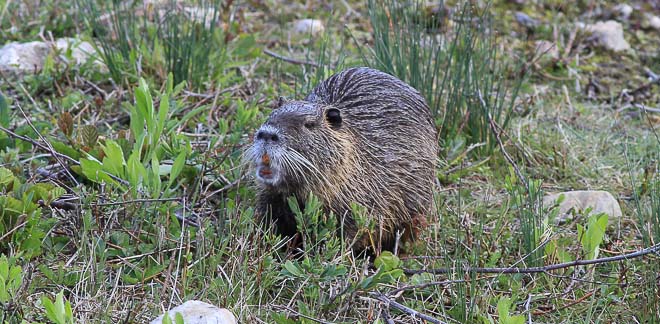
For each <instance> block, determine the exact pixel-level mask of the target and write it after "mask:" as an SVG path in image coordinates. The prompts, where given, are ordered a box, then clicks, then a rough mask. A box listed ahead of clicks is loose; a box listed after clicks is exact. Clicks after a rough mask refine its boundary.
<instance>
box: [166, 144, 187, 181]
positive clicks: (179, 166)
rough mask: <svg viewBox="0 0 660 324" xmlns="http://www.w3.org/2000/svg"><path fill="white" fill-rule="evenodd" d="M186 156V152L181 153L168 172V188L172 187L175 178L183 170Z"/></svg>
mask: <svg viewBox="0 0 660 324" xmlns="http://www.w3.org/2000/svg"><path fill="white" fill-rule="evenodd" d="M186 155H187V154H186V151H181V152H180V153H179V155H178V156H177V157H176V159H175V160H174V164H172V170H171V171H170V182H169V185H168V186H169V187H171V186H172V184H173V183H174V181H175V180H176V178H177V177H178V176H179V174H180V173H181V170H183V166H184V165H185V164H186Z"/></svg>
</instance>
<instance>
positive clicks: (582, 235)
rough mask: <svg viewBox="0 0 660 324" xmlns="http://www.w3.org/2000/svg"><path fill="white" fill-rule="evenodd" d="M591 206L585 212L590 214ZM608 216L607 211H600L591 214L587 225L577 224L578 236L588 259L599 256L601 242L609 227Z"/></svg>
mask: <svg viewBox="0 0 660 324" xmlns="http://www.w3.org/2000/svg"><path fill="white" fill-rule="evenodd" d="M589 212H590V208H587V210H586V211H585V214H589ZM607 219H608V216H607V214H605V213H599V214H594V215H591V216H589V219H588V223H587V227H584V226H582V225H580V224H578V226H577V231H578V238H579V240H580V244H581V245H582V251H583V252H584V254H585V256H586V258H587V259H588V260H593V259H596V258H598V251H599V247H600V244H601V243H602V242H603V238H604V236H605V229H606V228H607Z"/></svg>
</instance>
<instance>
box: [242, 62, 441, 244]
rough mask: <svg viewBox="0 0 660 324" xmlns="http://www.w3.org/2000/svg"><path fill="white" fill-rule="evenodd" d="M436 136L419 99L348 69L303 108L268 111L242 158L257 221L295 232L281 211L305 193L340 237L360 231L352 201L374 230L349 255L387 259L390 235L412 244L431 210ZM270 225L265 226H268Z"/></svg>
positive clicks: (373, 73) (378, 77)
mask: <svg viewBox="0 0 660 324" xmlns="http://www.w3.org/2000/svg"><path fill="white" fill-rule="evenodd" d="M437 151H438V144H437V130H436V128H435V124H434V121H433V118H432V117H431V112H430V110H429V108H428V106H427V104H426V102H425V100H424V98H423V97H422V96H421V95H420V94H419V92H418V91H417V90H415V89H413V88H412V87H410V86H409V85H407V84H405V83H404V82H402V81H401V80H399V79H397V78H395V77H393V76H391V75H389V74H386V73H383V72H381V71H378V70H374V69H370V68H351V69H347V70H344V71H342V72H340V73H337V74H335V75H333V76H331V77H330V78H328V79H327V80H325V81H323V82H321V83H320V84H319V85H317V87H316V88H315V89H314V90H312V92H311V93H310V94H309V95H308V96H307V97H306V98H305V99H304V100H303V101H289V102H283V103H281V104H280V107H279V108H277V109H275V110H273V112H272V113H271V115H270V116H269V117H268V119H267V121H266V122H265V123H264V124H263V125H262V126H261V127H260V128H259V129H258V130H257V132H256V134H255V137H254V143H253V145H252V146H251V147H250V149H249V150H248V151H247V155H246V156H247V158H248V159H249V160H250V163H251V164H252V167H253V168H254V171H255V176H256V180H257V185H258V192H257V214H258V215H260V216H261V217H262V220H263V218H264V217H265V218H266V220H267V223H269V224H272V223H274V225H275V229H276V232H277V233H279V234H282V235H285V236H292V235H295V234H296V232H297V228H296V221H295V216H294V214H293V212H292V211H291V210H290V208H289V205H288V203H287V199H288V197H295V198H296V199H297V200H298V203H299V205H300V206H304V201H305V199H306V197H307V195H308V194H309V193H310V192H311V193H313V194H314V195H315V196H317V197H318V198H319V199H320V201H321V202H322V203H323V206H324V208H325V210H326V212H329V211H332V212H334V214H335V215H337V217H338V223H339V224H340V225H341V226H343V229H344V235H345V237H346V238H347V239H349V240H352V239H354V238H355V236H356V233H357V232H358V228H357V226H356V224H355V220H354V219H353V218H352V215H351V207H350V206H351V203H352V202H354V203H357V204H358V205H361V206H363V207H364V208H365V209H366V212H367V215H366V216H367V217H370V218H372V219H374V220H375V221H376V224H377V226H378V229H377V230H376V231H375V233H370V235H363V236H362V237H359V238H357V240H356V241H355V242H356V243H355V245H354V246H353V250H354V251H358V252H363V251H368V253H369V254H372V253H374V252H379V251H380V250H381V249H384V250H390V251H392V250H393V249H394V246H395V241H396V235H397V231H398V232H400V233H402V234H403V236H402V237H401V239H402V241H406V240H411V239H414V238H415V236H416V232H417V231H418V228H419V227H420V226H421V225H423V224H425V218H426V216H427V215H428V214H429V213H430V212H431V207H432V200H433V187H434V183H435V182H434V181H435V179H434V177H435V161H436V157H437ZM271 222H272V223H271Z"/></svg>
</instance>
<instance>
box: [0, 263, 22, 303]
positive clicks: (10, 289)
mask: <svg viewBox="0 0 660 324" xmlns="http://www.w3.org/2000/svg"><path fill="white" fill-rule="evenodd" d="M14 262H15V261H14V260H12V259H11V258H7V256H5V255H2V256H1V257H0V308H2V305H6V304H7V303H9V302H11V301H14V300H15V298H16V295H17V292H18V290H19V289H20V288H21V284H22V283H23V272H22V268H21V266H20V265H15V264H14Z"/></svg>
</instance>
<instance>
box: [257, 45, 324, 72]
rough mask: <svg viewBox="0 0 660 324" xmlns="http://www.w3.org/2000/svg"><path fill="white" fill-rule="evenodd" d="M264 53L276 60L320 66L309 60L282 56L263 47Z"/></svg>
mask: <svg viewBox="0 0 660 324" xmlns="http://www.w3.org/2000/svg"><path fill="white" fill-rule="evenodd" d="M264 53H266V55H268V56H272V57H274V58H276V59H278V60H282V61H284V62H287V63H291V64H298V65H309V66H313V67H317V68H318V67H321V66H320V65H318V64H317V63H314V62H309V61H303V60H297V59H294V58H290V57H286V56H282V55H280V54H277V53H275V52H273V51H271V50H269V49H266V48H265V49H264Z"/></svg>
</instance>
